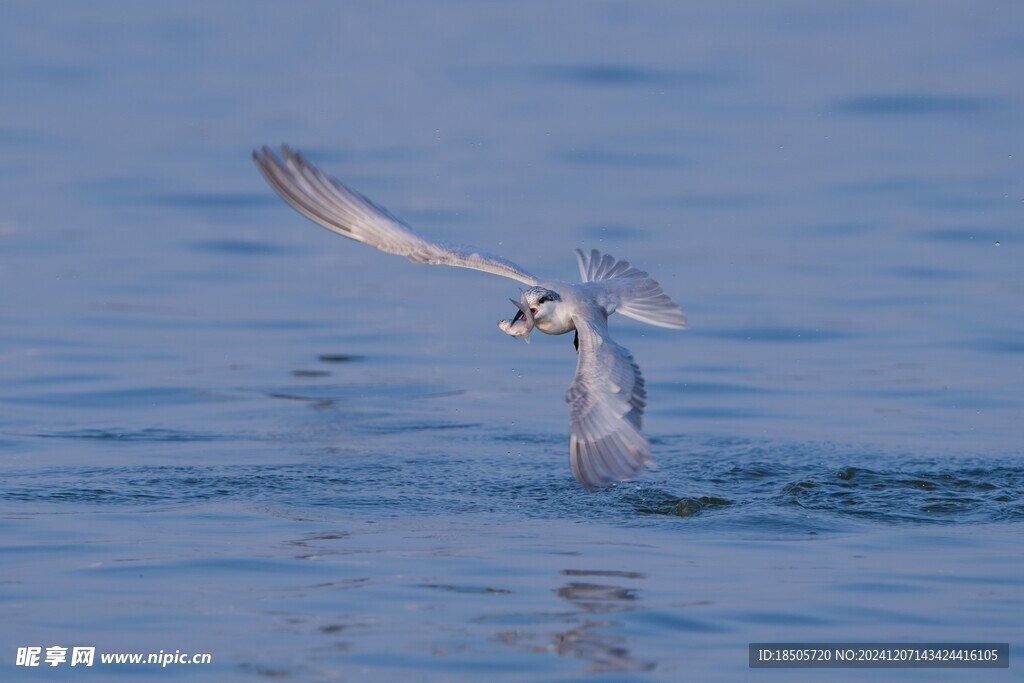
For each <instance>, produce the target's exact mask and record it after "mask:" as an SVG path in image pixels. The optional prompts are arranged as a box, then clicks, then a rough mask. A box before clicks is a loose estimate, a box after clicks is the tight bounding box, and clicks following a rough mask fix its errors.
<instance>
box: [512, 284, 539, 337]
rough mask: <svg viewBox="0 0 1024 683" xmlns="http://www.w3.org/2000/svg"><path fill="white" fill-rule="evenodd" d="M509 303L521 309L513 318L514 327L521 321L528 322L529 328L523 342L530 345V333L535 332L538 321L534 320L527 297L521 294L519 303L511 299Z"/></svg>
mask: <svg viewBox="0 0 1024 683" xmlns="http://www.w3.org/2000/svg"><path fill="white" fill-rule="evenodd" d="M509 301H511V302H512V304H513V305H514V306H515V307H516V308H518V309H519V311H518V312H517V313H516V316H515V317H514V318H512V324H513V325H514V324H515V323H516V322H517V321H519V320H526V323H527V326H528V328H527V330H526V334H524V335H523V341H524V342H526V343H527V344H529V343H530V332H533V328H534V327H535V326H536V325H537V321H536V320H534V319H533V312H532V311H530V305H529V303H527V301H526V295H525V294H523V293H522V292H520V293H519V301H516V300H515V299H509Z"/></svg>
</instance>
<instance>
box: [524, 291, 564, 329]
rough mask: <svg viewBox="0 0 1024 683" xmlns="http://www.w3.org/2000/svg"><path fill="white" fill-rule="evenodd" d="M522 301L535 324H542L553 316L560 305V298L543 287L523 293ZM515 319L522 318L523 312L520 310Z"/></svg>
mask: <svg viewBox="0 0 1024 683" xmlns="http://www.w3.org/2000/svg"><path fill="white" fill-rule="evenodd" d="M522 301H523V304H525V305H526V306H528V307H529V308H530V313H531V314H532V315H533V319H534V320H535V321H537V324H543V323H545V322H547V321H548V320H551V318H552V317H553V316H554V314H555V310H556V309H557V308H558V306H559V304H561V303H562V297H560V296H559V295H558V292H555V291H552V290H550V289H546V288H544V287H530V288H529V289H528V290H526V291H525V292H523V296H522ZM516 317H517V318H521V317H523V311H521V310H520V311H519V313H518V314H516Z"/></svg>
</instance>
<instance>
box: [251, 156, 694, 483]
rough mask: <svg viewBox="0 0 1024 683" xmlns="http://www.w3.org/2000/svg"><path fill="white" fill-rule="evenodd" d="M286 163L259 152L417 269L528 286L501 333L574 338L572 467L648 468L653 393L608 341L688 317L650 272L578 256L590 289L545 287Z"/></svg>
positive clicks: (338, 216)
mask: <svg viewBox="0 0 1024 683" xmlns="http://www.w3.org/2000/svg"><path fill="white" fill-rule="evenodd" d="M282 155H283V160H282V159H279V158H278V157H277V156H276V155H274V153H273V152H271V151H270V150H269V149H267V148H266V147H264V148H263V149H262V151H261V152H256V153H254V154H253V158H254V159H255V160H256V163H257V165H258V166H259V167H260V170H262V171H263V174H264V175H265V176H266V178H267V180H268V181H269V182H270V184H271V186H273V188H274V189H275V190H276V191H277V192H278V194H280V195H281V197H282V198H284V199H285V200H286V201H287V202H288V203H289V204H291V205H292V206H293V207H294V208H295V209H296V210H298V211H299V212H300V213H302V214H304V215H305V216H307V217H308V218H310V219H311V220H313V221H315V222H317V223H319V224H320V225H322V226H324V227H326V228H328V229H329V230H332V231H334V232H336V233H338V234H340V235H343V236H345V237H348V238H350V239H354V240H357V241H359V242H364V243H366V244H369V245H370V246H373V247H376V248H377V249H380V250H381V251H386V252H389V253H392V254H398V255H401V256H405V257H406V258H408V259H409V260H410V261H412V262H413V263H426V264H435V265H450V266H456V267H460V268H471V269H474V270H481V271H484V272H488V273H493V274H496V275H502V276H504V277H508V278H512V279H514V280H518V281H519V282H522V283H524V284H527V285H529V286H530V288H529V289H527V290H526V291H524V292H521V294H520V300H519V301H518V302H517V301H515V300H512V303H513V304H515V305H516V307H517V308H518V309H519V312H518V313H517V314H516V317H515V318H514V319H513V320H512V321H508V320H502V321H500V322H499V323H498V326H499V327H500V328H501V329H502V331H504V332H505V333H506V334H509V335H510V336H513V337H523V338H524V339H526V341H529V335H530V332H531V331H532V330H533V329H534V328H536V329H538V330H540V331H541V332H543V333H545V334H551V335H560V334H566V333H567V332H572V331H575V332H576V337H575V345H576V350H577V351H578V354H579V355H578V363H577V366H576V376H575V378H574V379H573V382H572V384H571V385H570V386H569V391H568V393H567V395H566V401H568V402H569V404H570V438H569V460H570V464H571V466H572V471H573V474H574V475H575V476H576V478H577V479H578V480H579V481H580V483H582V484H584V485H585V486H588V487H595V486H607V485H609V484H612V483H615V482H617V481H624V480H627V479H632V478H634V477H636V476H637V475H638V474H639V473H640V472H641V471H642V470H643V467H644V465H645V464H646V463H647V462H650V460H651V457H650V444H649V442H648V441H647V437H645V436H644V435H643V433H642V432H641V431H640V428H641V418H642V415H643V411H644V407H645V406H646V404H647V393H646V390H645V388H644V379H643V376H642V375H641V374H640V368H639V367H637V365H636V363H635V362H634V361H633V356H632V355H630V353H629V351H627V350H626V349H625V348H623V347H622V346H619V345H618V344H617V343H615V341H613V340H612V338H611V337H610V336H609V334H608V316H609V315H611V314H612V313H615V312H616V311H617V312H619V313H621V314H623V315H626V316H628V317H631V318H635V319H636V320H640V321H642V322H645V323H648V324H651V325H657V326H660V327H668V328H673V329H683V328H685V327H686V317H685V316H684V315H683V313H682V311H681V310H680V309H679V306H678V305H677V304H675V303H674V302H673V301H672V300H671V299H670V298H669V297H668V296H667V295H666V294H665V293H664V292H663V291H662V289H661V286H660V285H658V283H657V282H655V281H654V279H653V278H651V277H650V276H649V275H647V273H645V272H643V271H641V270H638V269H636V268H634V267H633V266H631V265H630V264H629V262H627V261H621V260H619V259H616V258H614V257H612V256H609V255H608V254H601V253H600V252H598V251H597V250H592V251H591V252H590V253H589V254H587V253H584V252H582V251H580V250H577V251H576V254H577V256H578V258H579V266H580V276H581V277H582V279H583V282H582V283H570V282H561V281H557V280H550V281H543V282H541V281H538V279H537V278H536V277H534V276H533V275H531V274H530V273H528V272H527V271H525V270H523V269H522V268H520V267H519V266H518V265H516V264H515V263H512V262H511V261H508V260H507V259H505V258H502V257H500V256H495V255H493V254H488V253H485V252H481V251H479V250H478V249H475V248H473V247H465V246H457V245H448V244H442V243H440V242H434V241H431V240H427V239H424V238H423V237H421V236H419V235H417V234H416V233H414V232H413V231H412V230H411V229H410V228H409V227H408V226H407V225H405V224H404V223H402V222H401V221H399V220H398V219H397V218H395V217H394V216H392V215H391V214H390V213H388V211H387V210H386V209H384V208H382V207H380V206H378V205H377V204H374V203H373V202H372V201H371V200H369V199H367V198H366V197H364V196H363V195H361V194H359V193H358V192H356V191H354V190H352V189H351V188H348V187H346V186H345V185H343V184H341V183H340V182H338V181H337V180H334V179H333V178H330V177H329V176H327V175H326V174H324V173H323V172H322V171H321V170H320V169H318V168H317V167H316V166H313V165H312V164H310V163H308V162H307V161H306V160H305V159H303V158H302V156H301V155H299V154H298V153H296V152H293V151H292V150H290V149H288V148H287V147H282Z"/></svg>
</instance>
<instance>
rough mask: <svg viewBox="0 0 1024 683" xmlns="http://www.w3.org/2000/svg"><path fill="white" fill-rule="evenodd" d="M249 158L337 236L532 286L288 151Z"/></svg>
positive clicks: (506, 264)
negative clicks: (420, 229) (422, 231)
mask: <svg viewBox="0 0 1024 683" xmlns="http://www.w3.org/2000/svg"><path fill="white" fill-rule="evenodd" d="M253 159H254V160H255V161H256V165H257V166H259V167H260V170H261V171H263V175H264V176H266V178H267V181H268V182H269V183H270V185H271V187H273V188H274V189H275V190H276V191H277V193H278V194H279V195H281V197H282V198H283V199H284V200H285V201H286V202H288V203H289V204H291V205H292V206H293V207H294V208H295V209H296V210H297V211H299V213H301V214H303V215H304V216H306V217H307V218H309V219H310V220H313V221H315V222H317V223H319V224H320V225H322V226H324V227H325V228H327V229H328V230H332V231H334V232H336V233H338V234H339V235H343V236H345V237H348V238H350V239H354V240H357V241H359V242H362V243H364V244H368V245H370V246H371V247H376V248H377V249H380V250H381V251H385V252H388V253H389V254H398V255H399V256H405V257H406V258H407V259H409V260H410V261H412V262H413V263H426V264H432V265H446V266H455V267H457V268H471V269H473V270H480V271H483V272H485V273H493V274H495V275H501V276H503V277H507V278H511V279H513V280H518V281H519V282H522V283H525V284H527V285H534V284H536V283H537V278H535V277H534V276H533V275H531V274H530V273H528V272H526V271H525V270H523V269H522V268H520V267H519V266H517V265H516V264H515V263H513V262H511V261H509V260H508V259H505V258H503V257H501V256H497V255H495V254H489V253H487V252H484V251H480V250H479V249H476V248H474V247H468V246H461V245H454V244H445V243H443V242H435V241H432V240H428V239H426V238H424V237H421V236H420V235H417V234H416V233H415V232H413V231H412V229H411V228H410V227H409V226H407V225H406V224H405V223H403V222H402V221H400V220H398V219H397V218H395V217H394V216H392V215H391V214H390V213H389V212H388V211H387V209H385V208H383V207H381V206H378V205H377V204H375V203H374V202H372V201H371V200H370V199H368V198H366V197H364V196H363V195H361V194H359V193H358V192H356V191H355V190H353V189H352V188H350V187H347V186H345V185H344V184H342V183H341V182H339V181H337V180H335V179H334V178H331V177H330V176H328V175H327V174H326V173H324V172H323V171H321V170H320V169H319V168H317V167H316V166H315V165H313V164H311V163H309V162H308V161H306V159H304V158H303V156H302V155H301V154H299V153H298V152H296V151H293V150H291V149H289V148H288V147H285V146H283V145H282V146H281V158H278V157H277V155H275V154H274V153H273V152H272V151H270V149H269V148H267V147H264V148H263V149H262V150H260V151H257V152H253Z"/></svg>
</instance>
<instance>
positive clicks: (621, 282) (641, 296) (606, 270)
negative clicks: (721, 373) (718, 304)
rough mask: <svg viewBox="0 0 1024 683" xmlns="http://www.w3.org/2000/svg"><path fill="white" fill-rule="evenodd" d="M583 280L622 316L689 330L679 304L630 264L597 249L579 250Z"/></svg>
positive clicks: (577, 251) (649, 277)
mask: <svg viewBox="0 0 1024 683" xmlns="http://www.w3.org/2000/svg"><path fill="white" fill-rule="evenodd" d="M576 257H577V258H578V259H579V262H580V277H582V278H583V282H590V283H593V284H591V285H590V286H591V287H594V288H596V289H598V290H599V291H600V292H601V293H602V294H603V298H606V299H607V303H609V304H611V305H612V306H613V307H614V309H615V310H616V311H617V312H619V313H621V314H622V315H625V316H628V317H630V318H633V319H634V320H639V321H640V322H643V323H647V324H648V325H657V326H658V327H669V328H672V329H675V330H682V329H686V316H685V315H683V311H682V310H681V309H680V308H679V304H677V303H676V302H674V301H672V299H670V298H669V297H668V294H665V292H663V291H662V289H661V285H659V284H658V283H657V281H655V279H654V278H652V277H651V276H650V275H648V274H647V273H645V272H644V271H642V270H640V269H639V268H634V267H633V266H632V265H630V263H629V261H623V260H621V259H617V258H615V257H614V256H612V255H610V254H602V253H601V252H599V251H598V250H597V249H591V250H590V253H589V254H588V253H584V252H583V251H581V250H579V249H577V250H576Z"/></svg>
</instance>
